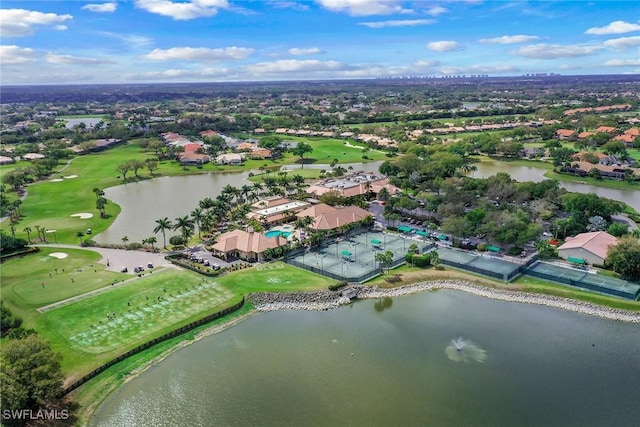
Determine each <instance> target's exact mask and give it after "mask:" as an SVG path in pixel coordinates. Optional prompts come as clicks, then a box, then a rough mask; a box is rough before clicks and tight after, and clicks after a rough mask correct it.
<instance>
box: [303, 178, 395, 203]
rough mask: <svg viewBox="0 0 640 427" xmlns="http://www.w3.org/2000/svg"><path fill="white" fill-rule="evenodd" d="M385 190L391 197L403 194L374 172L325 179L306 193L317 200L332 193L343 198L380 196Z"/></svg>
mask: <svg viewBox="0 0 640 427" xmlns="http://www.w3.org/2000/svg"><path fill="white" fill-rule="evenodd" d="M383 188H386V190H387V191H388V192H389V194H391V195H393V194H397V193H400V192H401V190H400V189H399V188H398V187H396V186H394V185H392V184H390V183H389V178H387V177H384V176H381V175H376V174H374V173H372V172H356V173H353V174H350V175H347V176H344V177H342V178H327V179H323V180H320V181H318V182H316V183H314V184H313V185H311V186H310V187H309V188H307V190H306V191H307V193H308V194H311V195H313V196H314V197H315V198H318V197H319V196H321V195H323V194H325V193H328V192H330V191H337V192H338V193H339V194H340V195H341V196H343V197H352V196H359V195H363V194H368V193H371V194H378V193H380V191H381V190H382V189H383Z"/></svg>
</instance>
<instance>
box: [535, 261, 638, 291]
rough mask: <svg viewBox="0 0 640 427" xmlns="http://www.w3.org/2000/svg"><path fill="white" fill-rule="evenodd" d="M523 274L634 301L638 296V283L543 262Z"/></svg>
mask: <svg viewBox="0 0 640 427" xmlns="http://www.w3.org/2000/svg"><path fill="white" fill-rule="evenodd" d="M524 274H527V275H530V276H534V277H539V278H542V279H545V280H549V281H552V282H557V283H562V284H566V285H571V286H575V287H578V288H582V289H587V290H590V291H595V292H598V293H602V294H607V295H614V296H617V297H622V298H626V299H631V300H636V299H638V297H639V296H640V284H638V283H632V282H627V281H625V280H621V279H616V278H615V277H606V276H602V275H599V274H594V273H589V272H587V271H585V270H579V269H575V268H569V267H561V266H558V265H553V264H548V263H544V262H537V263H535V264H534V265H532V266H531V267H530V268H529V269H527V270H526V271H525V273H524Z"/></svg>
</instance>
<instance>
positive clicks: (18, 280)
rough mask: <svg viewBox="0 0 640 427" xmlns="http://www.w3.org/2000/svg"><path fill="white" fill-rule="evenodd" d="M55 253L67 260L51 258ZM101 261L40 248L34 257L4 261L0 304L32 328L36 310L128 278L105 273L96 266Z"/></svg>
mask: <svg viewBox="0 0 640 427" xmlns="http://www.w3.org/2000/svg"><path fill="white" fill-rule="evenodd" d="M56 252H58V253H65V254H67V255H68V256H67V257H66V258H63V259H58V258H55V257H52V256H50V254H51V253H56ZM100 258H101V256H100V254H98V253H97V252H93V251H87V250H82V249H56V248H43V249H41V250H40V252H38V253H36V254H32V255H28V256H25V257H21V258H14V259H11V260H9V261H6V262H4V263H2V276H1V277H2V285H1V286H2V287H1V288H0V289H1V290H2V300H3V301H4V302H5V304H7V305H8V306H9V308H11V310H12V311H14V312H15V313H16V314H18V315H19V316H20V317H22V318H23V319H24V320H25V321H26V322H27V324H28V325H29V326H33V325H32V324H31V320H32V319H34V318H35V314H36V313H35V309H36V308H38V307H41V306H43V305H47V304H51V303H54V302H57V301H60V300H63V299H65V298H70V297H73V296H76V295H79V294H83V293H85V292H89V291H92V290H95V289H99V288H102V287H104V286H108V285H110V284H111V283H113V282H115V281H120V280H124V279H128V278H129V277H130V276H128V275H126V274H123V273H115V272H112V271H108V270H106V269H105V266H104V265H102V264H98V260H100ZM43 282H44V284H45V286H44V287H42V283H43Z"/></svg>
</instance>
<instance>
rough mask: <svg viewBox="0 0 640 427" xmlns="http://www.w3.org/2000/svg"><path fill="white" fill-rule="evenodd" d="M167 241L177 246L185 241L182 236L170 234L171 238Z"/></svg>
mask: <svg viewBox="0 0 640 427" xmlns="http://www.w3.org/2000/svg"><path fill="white" fill-rule="evenodd" d="M169 243H170V244H172V245H174V246H177V245H184V244H185V243H187V242H185V240H184V239H183V238H182V236H171V238H169Z"/></svg>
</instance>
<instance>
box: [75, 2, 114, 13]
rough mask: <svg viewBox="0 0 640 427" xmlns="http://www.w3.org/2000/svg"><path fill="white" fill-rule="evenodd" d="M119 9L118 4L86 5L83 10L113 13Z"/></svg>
mask: <svg viewBox="0 0 640 427" xmlns="http://www.w3.org/2000/svg"><path fill="white" fill-rule="evenodd" d="M117 8H118V4H117V3H101V4H86V5H84V6H82V9H84V10H88V11H89V12H96V13H112V12H115V11H116V9H117Z"/></svg>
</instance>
